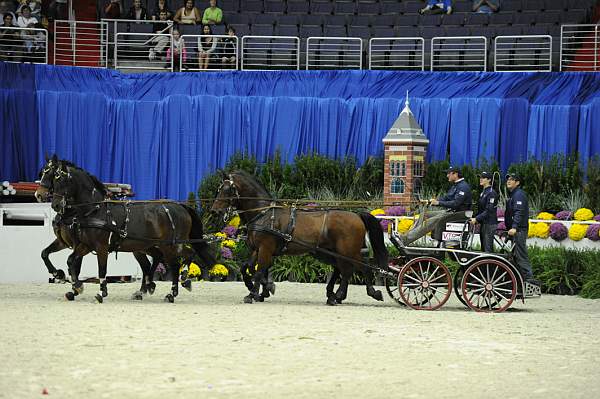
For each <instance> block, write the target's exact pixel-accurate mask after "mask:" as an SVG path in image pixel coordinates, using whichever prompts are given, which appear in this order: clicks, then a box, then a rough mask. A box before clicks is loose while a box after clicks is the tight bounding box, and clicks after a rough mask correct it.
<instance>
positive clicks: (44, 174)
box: [34, 154, 59, 202]
mask: <svg viewBox="0 0 600 399" xmlns="http://www.w3.org/2000/svg"><path fill="white" fill-rule="evenodd" d="M58 162H59V160H58V157H57V156H56V154H54V155H53V156H52V158H48V157H46V164H45V165H44V166H43V167H42V169H40V172H39V173H38V178H39V179H40V185H39V186H38V188H37V190H35V194H34V195H35V198H36V200H37V201H38V202H46V201H47V200H48V197H49V196H50V194H52V188H53V187H52V185H53V183H54V173H55V171H56V169H57V168H58Z"/></svg>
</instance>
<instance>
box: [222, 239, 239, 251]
mask: <svg viewBox="0 0 600 399" xmlns="http://www.w3.org/2000/svg"><path fill="white" fill-rule="evenodd" d="M236 245H237V244H236V243H235V241H233V240H223V241H221V246H223V247H227V248H232V249H233V248H235V247H236Z"/></svg>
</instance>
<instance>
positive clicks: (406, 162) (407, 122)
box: [383, 92, 429, 205]
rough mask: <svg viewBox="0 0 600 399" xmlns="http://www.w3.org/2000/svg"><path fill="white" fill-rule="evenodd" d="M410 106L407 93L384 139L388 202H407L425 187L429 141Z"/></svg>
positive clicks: (385, 184)
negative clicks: (402, 106)
mask: <svg viewBox="0 0 600 399" xmlns="http://www.w3.org/2000/svg"><path fill="white" fill-rule="evenodd" d="M408 105H409V103H408V92H407V93H406V102H405V106H404V109H403V110H402V112H401V113H400V116H399V117H398V119H396V122H394V124H393V125H392V127H391V128H390V130H389V131H388V132H387V135H386V136H385V137H384V138H383V146H384V156H385V160H384V183H383V201H384V203H385V205H408V204H409V203H410V202H411V199H413V195H414V194H418V193H420V192H421V189H422V187H423V186H422V179H423V176H424V175H425V153H426V151H427V146H428V145H429V140H428V139H427V137H425V135H424V134H423V129H422V128H421V126H420V125H419V123H418V122H417V120H416V119H415V116H414V115H413V113H412V111H411V110H410V107H409V106H408Z"/></svg>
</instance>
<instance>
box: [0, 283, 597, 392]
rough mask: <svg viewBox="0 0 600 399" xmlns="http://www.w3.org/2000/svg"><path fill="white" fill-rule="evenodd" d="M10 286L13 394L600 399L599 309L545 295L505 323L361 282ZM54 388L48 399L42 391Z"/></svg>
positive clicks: (2, 386) (0, 330) (1, 327)
mask: <svg viewBox="0 0 600 399" xmlns="http://www.w3.org/2000/svg"><path fill="white" fill-rule="evenodd" d="M68 288H69V286H68V285H49V284H43V285H6V284H4V285H0V338H1V339H0V359H1V363H2V364H1V365H0V398H39V397H50V398H52V397H53V398H161V399H165V398H229V397H232V398H265V399H266V398H283V397H285V398H292V397H293V398H320V397H329V398H346V397H352V398H367V397H369V398H433V397H441V398H445V397H449V398H469V397H471V398H480V397H486V398H598V397H600V378H599V376H600V301H593V300H585V299H581V298H577V297H559V296H544V297H543V298H541V299H538V300H532V301H529V302H528V303H526V304H525V305H522V304H517V305H516V306H515V307H514V308H513V309H512V310H511V311H509V312H506V313H504V314H492V315H489V314H477V313H474V312H471V311H468V310H466V309H465V308H463V307H462V305H461V304H460V303H459V302H458V301H457V300H456V299H455V298H452V299H451V301H450V302H449V303H448V304H447V305H446V306H445V307H444V308H442V309H441V310H439V311H436V312H417V311H412V310H407V309H403V308H401V307H400V306H398V305H396V304H395V303H393V302H391V300H388V298H387V296H386V302H383V303H378V302H375V301H373V300H372V299H371V298H368V297H367V296H366V294H365V291H364V287H359V286H351V287H350V291H349V300H348V302H347V303H346V304H344V305H341V306H337V307H328V306H325V305H324V302H325V297H324V290H325V287H324V286H323V285H319V284H292V283H279V284H278V286H277V293H276V296H275V297H273V298H271V299H269V300H268V301H269V302H266V303H262V304H260V303H259V304H252V305H246V304H243V303H242V301H241V299H242V296H243V295H244V294H245V288H244V287H243V285H242V284H241V283H203V282H201V283H194V291H193V292H192V293H188V292H181V294H180V296H179V297H178V298H177V300H176V303H175V304H168V303H164V302H163V301H162V298H163V297H164V295H165V294H166V293H167V292H168V288H169V286H168V284H167V283H160V284H159V285H158V288H157V290H156V293H155V295H154V296H152V297H146V298H145V299H144V300H143V301H142V302H133V301H131V300H130V299H129V297H130V294H131V293H132V292H133V291H135V290H136V289H137V284H136V285H135V286H134V285H131V284H119V285H117V284H111V285H109V293H110V296H109V297H108V298H107V300H106V301H105V303H104V304H98V303H95V300H94V299H93V296H94V294H95V293H96V291H97V289H98V286H97V285H93V284H87V285H86V291H85V292H84V293H83V295H82V296H80V297H78V298H77V300H76V301H75V302H74V303H69V302H66V301H65V300H64V299H63V294H64V293H65V292H66V290H67V289H68ZM44 389H46V390H47V392H48V396H46V395H43V394H42V392H43V390H44Z"/></svg>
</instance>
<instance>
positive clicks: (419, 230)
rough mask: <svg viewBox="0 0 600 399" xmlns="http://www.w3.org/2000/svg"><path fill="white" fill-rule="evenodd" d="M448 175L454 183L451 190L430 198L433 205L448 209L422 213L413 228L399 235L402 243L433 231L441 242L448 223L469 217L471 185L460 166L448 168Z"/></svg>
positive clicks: (436, 238)
mask: <svg viewBox="0 0 600 399" xmlns="http://www.w3.org/2000/svg"><path fill="white" fill-rule="evenodd" d="M446 177H448V181H449V182H450V183H452V187H450V190H448V192H447V193H446V195H444V196H443V197H441V198H438V199H435V198H434V199H431V200H429V203H430V204H431V205H437V206H441V207H443V208H446V209H445V210H438V211H428V212H426V213H425V214H424V215H421V217H420V219H419V221H418V222H417V224H416V225H415V227H414V228H413V229H412V230H409V231H408V233H406V234H401V235H399V236H398V238H399V239H400V241H402V244H404V245H409V244H410V243H412V242H414V241H416V240H418V239H419V238H421V237H423V236H424V235H425V234H427V233H429V232H431V231H433V234H432V236H433V238H434V239H435V240H437V241H438V242H440V241H441V240H442V231H443V230H444V227H445V226H446V223H448V222H465V221H466V220H467V219H468V217H467V215H466V213H465V212H466V211H470V210H471V187H470V186H469V184H468V183H467V182H466V181H465V179H464V178H463V175H462V171H461V170H460V169H459V168H456V167H453V166H451V167H450V168H448V170H447V171H446Z"/></svg>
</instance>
